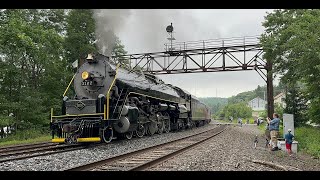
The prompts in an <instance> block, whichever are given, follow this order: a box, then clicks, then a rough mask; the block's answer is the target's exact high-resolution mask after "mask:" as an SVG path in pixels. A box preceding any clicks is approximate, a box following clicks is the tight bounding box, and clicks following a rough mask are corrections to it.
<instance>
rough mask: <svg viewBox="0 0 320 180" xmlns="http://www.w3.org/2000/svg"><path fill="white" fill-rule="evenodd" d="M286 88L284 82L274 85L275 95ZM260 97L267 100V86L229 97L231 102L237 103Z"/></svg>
mask: <svg viewBox="0 0 320 180" xmlns="http://www.w3.org/2000/svg"><path fill="white" fill-rule="evenodd" d="M283 90H284V87H283V84H282V83H281V82H280V83H279V85H278V86H274V87H273V95H274V96H276V95H278V94H279V93H281V92H282V91H283ZM256 97H260V98H261V99H265V100H267V86H266V85H264V86H259V85H258V87H257V88H256V89H255V90H253V91H246V92H241V93H239V94H237V95H236V96H232V97H230V98H228V103H229V104H235V103H239V102H249V101H250V100H252V99H254V98H256Z"/></svg>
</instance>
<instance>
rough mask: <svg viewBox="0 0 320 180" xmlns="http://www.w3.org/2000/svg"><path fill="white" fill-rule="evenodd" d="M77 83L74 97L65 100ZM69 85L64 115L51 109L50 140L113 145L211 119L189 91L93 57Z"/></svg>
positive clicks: (206, 110)
mask: <svg viewBox="0 0 320 180" xmlns="http://www.w3.org/2000/svg"><path fill="white" fill-rule="evenodd" d="M72 81H74V90H75V94H76V96H75V97H74V98H72V99H69V97H67V96H65V94H66V92H67V90H68V89H69V86H70V85H71V83H72ZM69 86H68V87H67V89H66V91H65V93H64V97H63V103H62V115H59V116H54V115H53V111H52V110H51V130H52V142H56V143H80V142H101V141H102V142H106V143H108V142H110V141H111V140H112V139H114V138H118V137H124V138H127V139H131V138H132V137H133V135H135V136H137V137H142V136H144V135H146V134H147V135H149V136H151V135H153V134H155V133H158V134H161V133H168V132H169V131H177V130H181V129H186V128H192V127H195V126H197V127H198V126H202V125H204V124H207V123H209V122H210V120H211V118H210V117H211V113H210V110H209V108H208V107H207V106H206V105H205V104H203V103H201V102H200V101H199V100H198V99H197V98H196V97H194V96H192V95H191V94H190V93H188V92H187V91H185V90H183V89H181V88H179V87H176V86H173V85H170V84H165V83H164V82H163V81H162V80H161V79H159V78H157V77H156V76H154V75H151V74H147V73H143V72H142V71H132V70H127V69H125V68H121V67H119V65H115V64H114V63H112V62H111V61H109V58H108V57H106V56H104V55H101V54H96V55H94V56H93V55H91V54H89V55H88V57H87V59H86V61H85V62H84V63H83V64H82V65H81V66H80V67H79V68H78V70H77V73H76V74H75V75H74V76H73V78H72V80H71V82H70V83H69Z"/></svg>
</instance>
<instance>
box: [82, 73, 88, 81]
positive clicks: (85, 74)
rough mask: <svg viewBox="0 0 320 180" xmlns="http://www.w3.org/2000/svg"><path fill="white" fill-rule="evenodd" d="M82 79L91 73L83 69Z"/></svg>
mask: <svg viewBox="0 0 320 180" xmlns="http://www.w3.org/2000/svg"><path fill="white" fill-rule="evenodd" d="M81 77H82V79H84V80H86V79H88V78H89V73H88V72H87V71H83V72H82V74H81Z"/></svg>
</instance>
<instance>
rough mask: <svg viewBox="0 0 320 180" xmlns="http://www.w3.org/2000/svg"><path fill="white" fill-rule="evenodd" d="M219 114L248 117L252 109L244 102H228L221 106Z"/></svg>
mask: <svg viewBox="0 0 320 180" xmlns="http://www.w3.org/2000/svg"><path fill="white" fill-rule="evenodd" d="M220 115H221V116H222V115H224V117H230V116H232V117H233V118H250V117H252V109H251V108H250V107H248V106H247V105H246V103H237V104H228V105H227V106H225V107H224V108H223V112H222V113H221V114H220Z"/></svg>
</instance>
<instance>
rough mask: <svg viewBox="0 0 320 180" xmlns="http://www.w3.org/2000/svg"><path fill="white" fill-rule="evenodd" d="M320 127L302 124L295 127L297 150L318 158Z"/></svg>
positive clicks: (319, 155) (319, 153)
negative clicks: (302, 125)
mask: <svg viewBox="0 0 320 180" xmlns="http://www.w3.org/2000/svg"><path fill="white" fill-rule="evenodd" d="M319 139H320V129H317V128H314V127H311V126H304V127H298V128H296V129H295V140H297V141H298V150H300V151H303V152H306V153H308V154H311V155H313V156H315V157H318V158H320V141H319Z"/></svg>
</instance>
